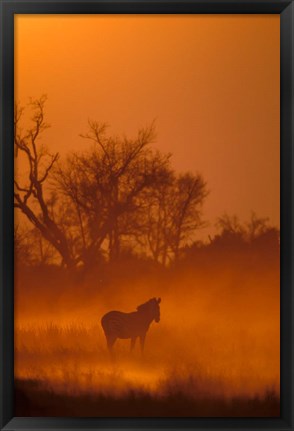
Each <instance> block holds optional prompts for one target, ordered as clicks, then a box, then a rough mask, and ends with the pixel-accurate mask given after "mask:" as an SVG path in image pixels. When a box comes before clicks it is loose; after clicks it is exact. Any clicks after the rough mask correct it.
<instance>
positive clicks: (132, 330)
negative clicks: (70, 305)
mask: <svg viewBox="0 0 294 431" xmlns="http://www.w3.org/2000/svg"><path fill="white" fill-rule="evenodd" d="M160 302H161V298H152V299H149V301H147V302H145V303H144V304H141V305H139V306H138V307H137V311H134V312H132V313H123V312H122V311H110V312H109V313H106V314H105V315H104V316H103V317H102V319H101V325H102V328H103V331H104V334H105V337H106V342H107V347H108V350H109V352H110V353H111V354H112V352H113V345H114V343H115V341H116V339H117V338H122V339H127V338H130V339H131V345H130V350H131V351H132V350H133V349H134V347H135V343H136V339H137V338H138V337H140V345H141V353H142V354H143V351H144V344H145V338H146V334H147V331H148V329H149V326H150V324H151V323H152V321H153V320H155V322H156V323H158V322H159V321H160V308H159V304H160Z"/></svg>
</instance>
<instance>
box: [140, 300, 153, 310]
mask: <svg viewBox="0 0 294 431" xmlns="http://www.w3.org/2000/svg"><path fill="white" fill-rule="evenodd" d="M153 301H156V298H151V299H149V301H147V302H144V304H141V305H138V307H137V310H138V311H143V310H145V309H146V308H147V307H149V305H150V304H151V302H153Z"/></svg>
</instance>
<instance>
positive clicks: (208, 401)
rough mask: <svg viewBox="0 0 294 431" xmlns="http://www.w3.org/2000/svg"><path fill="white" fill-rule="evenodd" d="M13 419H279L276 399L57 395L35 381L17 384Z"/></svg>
mask: <svg viewBox="0 0 294 431" xmlns="http://www.w3.org/2000/svg"><path fill="white" fill-rule="evenodd" d="M15 405H16V411H15V415H16V416H75V417H84V416H88V417H109V416H116V417H150V416H153V417H183V416H184V417H185V416H186V417H191V416H192V417H193V416H194V417H269V416H270V417H273V416H276V417H278V416H279V415H280V402H279V397H278V396H277V395H276V394H275V393H273V392H267V393H266V394H265V395H264V396H263V397H259V396H253V397H237V396H235V397H232V398H226V397H213V396H210V397H208V396H205V397H201V396H199V397H197V396H196V397H191V396H189V395H188V394H185V393H184V392H183V391H182V389H181V388H178V389H177V390H173V391H171V392H168V391H167V392H162V393H160V394H157V395H156V394H152V393H150V392H148V391H146V390H134V389H128V390H127V391H126V392H125V393H124V395H123V396H122V395H120V396H113V395H110V394H103V393H80V394H79V393H68V392H67V393H63V392H60V393H56V392H54V391H53V390H50V389H48V388H46V384H44V383H42V382H40V381H37V380H16V384H15Z"/></svg>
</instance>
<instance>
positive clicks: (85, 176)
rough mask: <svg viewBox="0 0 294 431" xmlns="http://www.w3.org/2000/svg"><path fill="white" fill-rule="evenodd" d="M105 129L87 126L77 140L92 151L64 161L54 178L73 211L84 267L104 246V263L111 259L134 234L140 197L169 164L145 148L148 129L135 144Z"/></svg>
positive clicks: (149, 139)
mask: <svg viewBox="0 0 294 431" xmlns="http://www.w3.org/2000/svg"><path fill="white" fill-rule="evenodd" d="M106 128H107V126H106V125H105V124H100V123H97V122H95V121H89V131H88V133H87V134H85V135H81V136H82V137H83V138H86V139H89V140H91V141H92V142H93V146H92V148H91V149H90V150H89V151H87V152H85V151H84V152H81V153H79V154H72V155H70V156H69V157H68V159H67V161H66V163H64V164H59V167H58V169H57V170H56V174H55V179H56V182H57V184H58V187H59V190H60V191H61V192H62V193H63V194H64V196H65V197H66V198H67V199H68V201H69V202H70V205H71V206H72V207H73V208H74V210H75V217H74V218H75V221H74V226H75V227H76V228H77V229H79V231H80V241H78V242H77V247H78V248H79V250H80V253H81V256H82V259H83V261H84V263H86V262H87V261H89V259H90V260H91V259H92V257H93V258H94V257H95V255H96V254H97V252H98V251H99V250H100V249H101V246H102V244H106V243H107V244H108V251H109V258H110V259H111V260H113V259H117V258H118V257H119V254H120V248H121V241H122V238H123V237H128V238H130V237H132V236H134V237H135V236H136V235H137V234H138V231H139V230H140V229H141V224H140V221H139V219H140V217H138V214H139V212H140V211H142V199H141V196H142V193H143V192H144V191H145V190H146V189H148V188H150V187H154V186H155V185H156V184H157V185H158V184H159V183H160V181H161V178H162V176H163V173H164V171H165V170H166V168H167V164H168V160H169V156H163V155H161V154H160V153H158V152H155V151H152V149H151V148H150V146H149V145H150V143H151V142H153V140H154V138H155V130H154V125H153V124H152V125H151V126H149V127H146V128H144V129H141V130H139V132H138V135H137V137H136V138H135V139H128V138H126V137H124V138H122V139H121V138H118V137H112V136H108V135H107V134H106Z"/></svg>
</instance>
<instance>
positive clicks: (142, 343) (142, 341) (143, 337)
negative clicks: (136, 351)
mask: <svg viewBox="0 0 294 431" xmlns="http://www.w3.org/2000/svg"><path fill="white" fill-rule="evenodd" d="M145 338H146V334H143V335H140V346H141V353H142V355H143V353H144V345H145Z"/></svg>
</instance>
